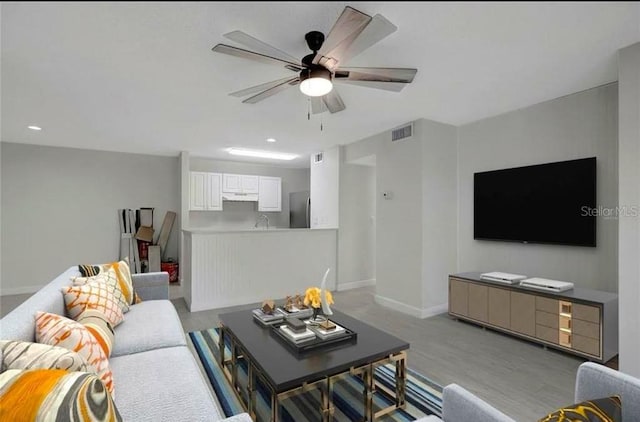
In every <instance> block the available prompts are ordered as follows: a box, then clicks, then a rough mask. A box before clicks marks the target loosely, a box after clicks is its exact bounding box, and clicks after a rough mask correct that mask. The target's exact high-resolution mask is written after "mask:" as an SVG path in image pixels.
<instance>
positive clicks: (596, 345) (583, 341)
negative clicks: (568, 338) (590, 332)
mask: <svg viewBox="0 0 640 422" xmlns="http://www.w3.org/2000/svg"><path fill="white" fill-rule="evenodd" d="M572 337H573V338H572V340H573V341H572V346H573V347H572V348H573V349H575V350H579V351H581V352H584V353H588V354H590V355H592V356H597V357H600V341H598V340H594V339H592V338H589V337H584V336H581V335H577V334H574V335H573V336H572Z"/></svg>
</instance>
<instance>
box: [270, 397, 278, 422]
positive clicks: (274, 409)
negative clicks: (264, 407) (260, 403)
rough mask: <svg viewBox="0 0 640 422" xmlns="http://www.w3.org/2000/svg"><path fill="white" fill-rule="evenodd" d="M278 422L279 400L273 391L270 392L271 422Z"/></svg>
mask: <svg viewBox="0 0 640 422" xmlns="http://www.w3.org/2000/svg"><path fill="white" fill-rule="evenodd" d="M279 421H280V400H278V394H277V393H276V392H275V391H271V422H279Z"/></svg>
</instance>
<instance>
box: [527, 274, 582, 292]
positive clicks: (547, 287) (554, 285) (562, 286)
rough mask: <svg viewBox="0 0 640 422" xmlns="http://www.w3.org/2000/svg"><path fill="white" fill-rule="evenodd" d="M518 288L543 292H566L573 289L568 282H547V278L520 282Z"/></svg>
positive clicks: (534, 278) (571, 284) (535, 278)
mask: <svg viewBox="0 0 640 422" xmlns="http://www.w3.org/2000/svg"><path fill="white" fill-rule="evenodd" d="M520 286H522V287H528V288H530V289H538V290H544V291H547V292H558V293H559V292H566V291H567V290H571V289H573V283H569V282H568V281H558V280H549V279H547V278H540V277H533V278H528V279H526V280H522V281H521V282H520Z"/></svg>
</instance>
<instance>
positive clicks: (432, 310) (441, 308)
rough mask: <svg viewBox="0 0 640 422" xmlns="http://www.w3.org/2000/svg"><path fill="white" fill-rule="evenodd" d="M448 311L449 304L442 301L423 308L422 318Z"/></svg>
mask: <svg viewBox="0 0 640 422" xmlns="http://www.w3.org/2000/svg"><path fill="white" fill-rule="evenodd" d="M447 311H449V304H448V303H441V304H440V305H436V306H431V307H429V308H424V309H422V314H421V315H420V318H422V319H424V318H429V317H432V316H435V315H440V314H444V313H446V312H447Z"/></svg>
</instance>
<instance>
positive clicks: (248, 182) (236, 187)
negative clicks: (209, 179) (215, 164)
mask: <svg viewBox="0 0 640 422" xmlns="http://www.w3.org/2000/svg"><path fill="white" fill-rule="evenodd" d="M258 179H259V177H258V176H249V175H244V174H229V173H225V174H223V175H222V191H223V192H226V193H258Z"/></svg>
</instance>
